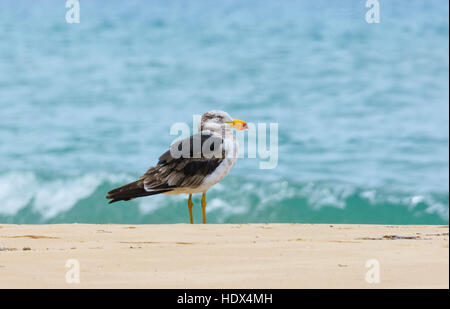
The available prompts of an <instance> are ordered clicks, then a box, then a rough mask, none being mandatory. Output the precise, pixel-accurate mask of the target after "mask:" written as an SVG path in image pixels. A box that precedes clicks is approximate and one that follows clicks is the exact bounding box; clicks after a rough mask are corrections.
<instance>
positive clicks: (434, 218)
mask: <svg viewBox="0 0 450 309" xmlns="http://www.w3.org/2000/svg"><path fill="white" fill-rule="evenodd" d="M133 178H134V177H133V176H131V175H125V174H123V175H112V174H106V173H92V174H85V175H79V176H73V177H61V178H56V179H46V178H44V177H39V176H38V175H36V174H34V173H32V172H10V173H5V174H1V175H0V222H3V223H18V224H19V223H22V224H23V223H75V222H78V223H130V224H139V223H183V222H186V220H187V207H186V196H183V195H179V196H165V195H160V196H152V197H148V198H141V199H137V200H134V201H131V202H126V203H125V202H121V203H116V204H113V205H108V204H107V202H106V200H105V195H106V192H107V191H109V190H110V189H111V188H114V187H116V186H119V185H122V184H124V183H126V182H129V181H132V180H133ZM194 203H195V205H196V206H197V205H200V200H199V196H196V197H194ZM194 213H195V217H196V218H197V220H199V219H200V218H201V211H200V207H199V206H197V207H194ZM207 213H208V221H209V222H210V223H256V222H305V223H361V224H363V223H374V224H375V223H379V224H448V221H449V196H448V193H443V194H442V193H427V194H413V193H408V192H389V191H387V190H383V189H379V188H358V187H355V186H352V185H350V184H342V183H339V184H338V183H333V182H310V183H295V182H289V181H278V182H275V181H270V182H263V181H254V180H253V179H252V180H251V181H249V180H248V179H245V178H242V177H238V176H229V177H227V178H226V179H225V180H224V181H223V182H222V183H219V184H217V185H216V186H215V187H213V188H212V189H211V190H210V191H209V192H208V207H207Z"/></svg>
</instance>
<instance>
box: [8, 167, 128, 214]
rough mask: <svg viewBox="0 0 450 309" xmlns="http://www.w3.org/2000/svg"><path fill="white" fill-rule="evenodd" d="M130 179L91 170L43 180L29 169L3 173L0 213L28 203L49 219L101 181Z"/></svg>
mask: <svg viewBox="0 0 450 309" xmlns="http://www.w3.org/2000/svg"><path fill="white" fill-rule="evenodd" d="M130 179H131V177H128V176H126V175H110V174H104V173H93V174H86V175H81V176H78V177H70V178H66V179H56V180H50V181H44V180H40V179H38V177H36V175H35V174H33V173H31V172H11V173H7V174H3V175H0V214H2V215H6V216H12V215H15V214H16V213H17V212H18V211H20V210H21V209H23V208H25V207H26V206H27V205H29V204H31V205H32V209H33V210H34V211H36V212H37V213H39V214H40V215H41V216H42V217H43V219H50V218H53V217H55V216H56V215H58V214H60V213H63V212H66V211H68V210H70V209H71V208H72V207H73V206H74V205H75V204H76V203H77V202H79V201H80V200H82V199H84V198H87V197H89V196H90V195H91V194H93V193H94V192H95V190H97V188H98V187H99V186H100V185H101V184H102V183H104V182H110V183H121V182H122V183H124V182H127V181H130Z"/></svg>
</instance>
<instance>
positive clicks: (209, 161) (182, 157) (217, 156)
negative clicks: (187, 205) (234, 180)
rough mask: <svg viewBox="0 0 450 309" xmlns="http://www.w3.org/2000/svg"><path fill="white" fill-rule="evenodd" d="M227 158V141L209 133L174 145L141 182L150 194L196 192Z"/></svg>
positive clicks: (197, 135)
mask: <svg viewBox="0 0 450 309" xmlns="http://www.w3.org/2000/svg"><path fill="white" fill-rule="evenodd" d="M224 158H225V151H224V146H223V139H222V137H220V136H219V135H217V134H214V133H211V132H209V131H205V132H200V133H197V134H195V135H193V136H191V137H189V138H186V139H184V140H180V141H178V142H176V143H174V144H173V145H172V146H171V147H170V150H168V151H166V152H165V153H164V154H163V155H161V156H160V157H159V161H158V164H157V165H156V166H154V167H151V168H150V169H149V170H148V171H147V172H146V173H145V174H144V175H142V176H141V178H140V181H143V185H144V189H145V190H146V191H147V192H155V191H160V190H164V192H168V191H170V190H173V189H176V188H196V187H198V186H199V185H200V184H201V183H202V182H203V180H204V179H205V177H207V176H208V175H210V174H211V173H213V172H214V170H215V169H216V168H217V167H218V166H219V165H220V163H222V161H223V159H224Z"/></svg>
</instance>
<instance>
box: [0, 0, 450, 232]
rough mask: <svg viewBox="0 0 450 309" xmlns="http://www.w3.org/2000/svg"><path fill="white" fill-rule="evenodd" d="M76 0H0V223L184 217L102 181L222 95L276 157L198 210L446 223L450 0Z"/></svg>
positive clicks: (125, 169)
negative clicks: (274, 132) (263, 133)
mask: <svg viewBox="0 0 450 309" xmlns="http://www.w3.org/2000/svg"><path fill="white" fill-rule="evenodd" d="M79 2H80V21H81V22H80V23H79V24H68V23H66V20H65V14H66V10H67V9H66V8H65V1H56V0H53V1H49V0H43V1H24V0H2V1H0V223H60V222H85V223H177V222H187V220H188V215H187V214H188V213H187V206H186V197H185V196H154V197H148V198H142V199H137V200H134V201H131V202H128V203H116V204H113V205H107V203H106V200H105V194H106V192H107V191H108V190H110V189H112V188H114V187H116V186H119V185H122V184H124V183H126V182H127V181H131V180H133V179H134V178H135V177H138V176H140V175H141V174H142V173H143V172H145V170H146V169H147V168H148V167H149V166H151V165H152V164H155V163H156V161H157V158H158V156H159V155H160V154H161V153H162V152H164V151H166V150H167V148H168V146H169V144H170V143H171V142H172V141H173V139H174V137H173V136H170V135H169V130H170V127H171V125H172V124H173V123H175V122H188V123H189V124H191V123H192V115H193V114H202V113H203V112H205V111H208V110H212V109H222V110H225V111H227V112H229V113H230V114H231V115H232V116H233V117H235V118H238V119H244V120H246V121H248V122H253V123H272V122H276V123H278V124H279V154H278V166H277V167H276V168H275V169H271V170H261V169H259V168H258V164H259V160H256V159H247V158H243V159H240V160H239V161H238V163H237V164H236V166H235V168H234V169H233V171H232V172H231V174H230V175H229V176H228V177H227V178H226V179H225V180H224V181H223V182H221V183H220V184H218V185H217V186H216V187H214V188H213V189H211V190H210V191H209V193H208V202H209V203H208V207H207V210H208V220H209V222H211V223H246V222H308V223H380V224H448V221H449V88H448V87H449V86H448V83H449V58H448V56H449V7H448V2H447V1H443V0H442V1H435V0H431V1H430V0H424V1H419V0H417V1H394V0H389V1H388V0H379V2H380V18H381V22H380V23H379V24H368V23H367V22H366V20H365V14H366V11H367V10H368V8H366V7H365V1H363V0H352V1H322V0H320V1H312V0H311V1H306V0H305V1H278V0H273V1H268V0H267V1H262V0H258V1H256V0H245V1H244V0H241V1H237V0H232V1H224V0H222V1H218V0H209V1H206V0H205V1H196V0H191V1H173V0H164V1H163V0H161V1H95V0H89V1H84V0H80V1H79ZM244 148H245V147H244ZM245 151H247V150H245ZM194 202H195V204H196V205H195V214H194V215H195V217H196V219H197V222H199V220H200V218H201V209H200V205H199V204H200V203H199V197H196V198H195V200H194Z"/></svg>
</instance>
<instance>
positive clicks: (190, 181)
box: [106, 111, 247, 223]
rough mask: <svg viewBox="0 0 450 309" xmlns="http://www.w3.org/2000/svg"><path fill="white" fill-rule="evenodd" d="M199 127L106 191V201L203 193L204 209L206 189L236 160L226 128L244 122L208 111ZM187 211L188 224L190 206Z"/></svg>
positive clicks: (240, 126)
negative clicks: (129, 178)
mask: <svg viewBox="0 0 450 309" xmlns="http://www.w3.org/2000/svg"><path fill="white" fill-rule="evenodd" d="M199 128H200V130H201V132H199V133H197V134H195V135H193V136H191V137H189V138H186V139H183V140H181V141H178V142H176V143H174V144H173V145H172V146H171V147H170V149H169V150H168V151H166V152H165V153H164V154H162V155H161V156H160V157H159V160H158V163H157V164H156V166H153V167H151V168H149V169H148V170H147V172H146V173H145V174H144V175H142V176H141V177H140V178H139V180H137V181H135V182H132V183H129V184H127V185H124V186H122V187H120V188H117V189H114V190H111V191H110V192H108V195H107V196H106V198H107V199H110V202H109V203H114V202H117V201H129V200H131V199H134V198H136V197H142V196H148V195H154V194H160V193H165V194H181V193H186V194H190V195H191V194H192V193H203V194H204V198H202V207H203V208H204V206H206V198H205V193H206V191H207V190H208V189H209V188H210V187H211V186H213V185H214V184H216V183H217V182H219V181H220V180H222V179H223V178H224V177H225V176H226V175H227V174H228V173H229V171H230V170H231V169H232V168H233V166H234V163H235V162H236V158H237V152H238V149H237V143H236V139H235V137H234V135H233V133H232V132H231V130H230V128H236V129H238V130H244V129H246V128H247V125H246V123H245V122H243V121H241V120H234V119H232V118H231V117H230V116H229V115H228V114H227V113H225V112H222V111H211V112H207V113H205V114H203V115H202V117H201V119H200V124H199ZM204 199H205V200H204ZM189 200H191V196H190V198H189ZM190 203H191V202H190ZM203 205H204V206H203ZM190 207H191V206H190ZM189 211H190V216H191V223H192V212H191V208H189ZM203 215H204V220H203V221H204V222H205V220H206V219H205V213H204V214H203Z"/></svg>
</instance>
